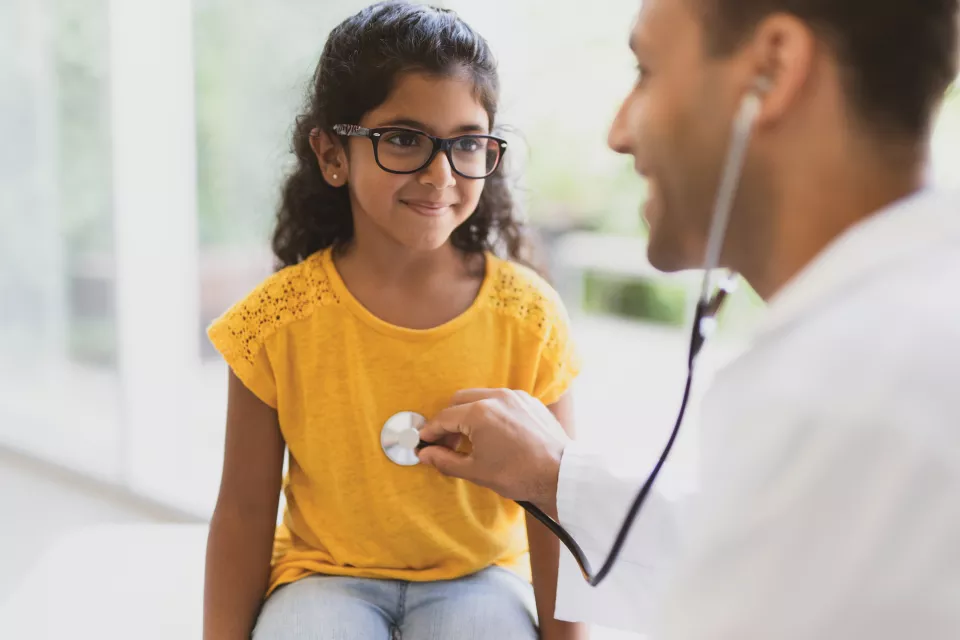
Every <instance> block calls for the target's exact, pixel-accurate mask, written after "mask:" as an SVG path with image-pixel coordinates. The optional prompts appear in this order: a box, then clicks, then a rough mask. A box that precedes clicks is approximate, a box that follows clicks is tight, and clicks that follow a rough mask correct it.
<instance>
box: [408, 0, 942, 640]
mask: <svg viewBox="0 0 960 640" xmlns="http://www.w3.org/2000/svg"><path fill="white" fill-rule="evenodd" d="M957 4H958V3H957V0H911V1H909V2H907V1H904V0H644V2H643V4H642V9H641V11H640V15H639V19H638V21H637V23H636V27H635V29H634V31H633V33H632V37H631V41H630V45H631V48H632V49H633V52H634V54H635V55H636V59H637V63H638V68H639V78H638V80H637V83H636V85H635V87H634V88H633V90H632V91H631V93H630V95H629V96H628V97H627V98H626V101H625V102H624V104H623V107H622V108H621V110H620V113H619V114H618V116H617V118H616V121H615V122H614V124H613V127H612V130H611V132H610V145H611V146H612V147H613V148H614V149H615V150H616V151H619V152H621V153H628V154H631V155H632V156H633V157H634V159H635V161H636V169H637V172H638V173H640V174H641V175H643V176H645V177H646V178H647V179H648V181H649V185H650V199H649V201H648V203H647V205H646V209H645V211H644V216H645V217H646V219H647V221H648V222H649V225H650V246H649V257H650V260H651V262H652V263H653V264H654V265H655V266H657V267H659V268H661V269H663V270H666V271H673V270H679V269H686V268H692V267H697V266H700V265H702V264H703V256H704V254H705V244H706V239H707V237H708V229H709V227H710V222H711V211H712V208H713V204H714V200H715V198H716V197H717V191H718V184H719V182H720V176H721V173H722V172H723V166H724V164H725V161H726V160H725V159H726V156H727V153H728V149H729V145H730V140H731V138H732V137H734V136H732V133H731V122H732V121H733V120H734V118H735V114H736V113H737V111H738V108H739V105H741V103H742V100H743V98H744V96H745V95H747V94H749V93H750V92H751V91H753V90H755V88H759V92H760V106H759V111H758V112H757V114H756V118H755V119H754V120H753V127H752V140H751V142H750V143H749V147H748V151H747V153H746V159H745V162H744V165H743V172H742V176H741V180H740V183H739V189H738V190H737V196H736V199H735V200H734V203H733V207H732V213H731V218H730V221H729V226H728V229H727V234H726V242H725V243H724V244H723V251H722V254H721V258H720V262H721V264H722V265H723V266H725V267H728V268H730V269H732V270H735V271H737V272H739V273H740V274H742V275H743V276H744V277H745V278H746V279H747V280H748V281H749V282H750V284H751V285H752V286H753V287H754V288H755V289H756V290H757V291H758V292H759V293H760V294H761V295H762V296H763V297H764V298H765V299H768V300H769V301H770V309H769V316H768V318H767V319H766V324H765V326H764V327H763V329H762V330H761V331H760V332H759V335H757V336H756V338H755V340H754V342H753V343H752V346H751V347H750V348H749V349H748V351H747V352H746V353H745V354H744V355H743V356H742V357H740V358H739V359H738V360H737V361H735V362H734V363H733V364H732V365H730V366H729V367H728V368H727V369H725V370H724V371H722V372H721V373H720V374H719V375H718V376H717V377H716V379H715V381H714V384H713V386H712V388H711V389H710V390H709V392H708V394H707V396H706V398H705V400H704V404H703V407H702V411H701V415H702V424H701V425H699V428H700V433H701V437H702V443H703V445H702V448H703V464H704V468H703V471H702V474H701V479H702V483H701V484H702V490H701V492H700V493H699V494H698V495H696V496H695V497H693V498H691V499H690V500H688V501H685V502H671V501H669V500H667V499H666V498H665V497H663V496H658V495H656V486H655V487H654V489H655V492H654V494H653V495H652V497H651V499H650V500H648V501H647V503H646V504H645V506H644V508H643V509H642V511H641V512H640V516H639V518H638V519H637V521H636V524H635V526H634V528H633V531H632V533H631V535H630V537H629V538H628V540H627V544H626V546H625V548H624V550H623V553H622V555H621V557H620V561H619V564H618V565H617V567H616V568H615V569H614V571H613V572H612V573H611V575H610V578H609V579H608V580H607V581H606V582H604V583H603V584H602V585H601V586H600V587H599V588H597V589H590V588H588V587H586V586H585V584H584V583H583V580H582V578H580V576H579V574H578V573H576V572H562V577H561V584H560V588H559V593H558V599H557V608H558V614H559V615H560V616H563V617H566V618H569V619H577V620H585V621H593V622H600V623H605V624H612V625H616V626H620V627H623V628H627V629H634V630H637V631H644V632H648V633H652V634H653V635H652V637H653V638H655V639H657V640H706V639H711V640H751V639H758V640H760V639H762V640H793V639H796V640H800V639H804V640H808V639H818V640H852V639H860V638H862V639H865V640H887V639H889V640H894V639H896V640H902V639H904V638H918V639H920V638H922V639H924V640H935V639H943V640H946V639H948V638H949V639H956V638H960V199H958V198H957V197H955V196H952V195H949V194H946V193H942V192H940V191H937V190H935V189H933V188H928V187H927V186H925V172H926V167H927V161H928V154H929V147H930V129H931V122H932V119H933V117H934V115H935V113H936V110H937V108H938V106H939V104H940V102H941V98H942V96H943V94H944V91H945V90H946V89H947V87H948V85H949V83H950V82H951V81H952V80H953V79H954V77H955V75H956V72H957V67H956V55H957V50H956V49H957V13H958V6H957ZM678 357H679V356H678ZM640 392H641V390H638V393H640ZM623 419H624V421H632V420H633V418H632V417H631V416H629V415H627V416H623ZM451 435H453V436H465V437H467V438H469V439H470V441H471V442H472V453H470V454H469V455H466V456H463V455H460V454H457V453H455V452H453V451H452V450H450V449H445V448H442V447H431V448H427V449H424V450H423V451H422V452H421V453H420V455H421V460H422V461H423V462H425V463H427V464H430V465H433V466H435V467H436V468H437V469H439V470H440V471H441V472H443V473H446V474H449V475H452V476H457V477H461V478H465V479H468V480H470V481H473V482H476V483H479V484H481V485H484V486H487V487H490V488H492V489H494V490H495V491H497V492H499V493H501V494H502V495H504V496H506V497H509V498H512V499H516V500H526V501H530V502H532V503H534V504H536V505H537V506H539V507H540V508H541V509H542V510H544V511H546V512H548V513H553V514H558V515H559V521H560V523H561V524H562V525H563V526H564V527H565V528H566V529H567V530H568V531H569V532H570V533H571V534H572V535H573V537H574V538H575V539H577V541H578V542H579V543H580V545H581V546H582V547H583V548H584V549H585V551H586V552H587V555H588V556H589V558H590V560H591V562H592V563H593V565H594V566H597V565H599V564H600V562H602V560H603V558H604V557H605V556H606V553H607V551H608V549H609V546H610V544H611V541H612V539H613V537H614V534H615V533H616V531H617V530H618V528H619V526H620V524H621V521H622V519H623V515H624V511H625V509H626V506H627V505H628V504H629V502H630V500H631V497H632V495H633V494H634V493H635V491H636V489H637V487H638V486H639V485H640V484H642V482H643V480H644V479H645V478H646V476H647V473H648V472H649V469H646V468H644V469H632V470H630V472H629V473H623V472H620V471H618V470H616V469H615V468H614V467H613V466H612V465H611V464H609V463H608V462H607V461H606V460H605V458H604V457H603V456H602V455H597V454H595V453H591V452H589V451H586V450H584V449H583V447H582V446H581V445H580V444H578V443H577V442H571V441H569V440H567V439H566V438H565V437H564V436H563V432H562V430H561V429H559V428H557V425H556V423H555V421H554V420H553V418H552V417H551V415H550V413H549V411H547V410H546V409H545V408H544V407H543V406H542V405H539V404H538V403H537V402H536V401H534V400H532V399H531V398H529V397H527V396H523V395H520V394H517V393H513V392H509V391H487V390H479V391H465V392H463V393H461V394H460V395H459V396H458V397H457V398H456V399H455V401H454V405H453V406H451V407H450V408H449V409H447V410H445V411H443V412H442V413H441V414H440V415H438V416H437V417H436V418H435V419H434V420H433V421H431V422H430V423H429V424H428V425H427V426H426V427H425V428H424V430H423V431H422V438H423V439H424V440H427V441H436V440H438V439H441V438H443V437H446V438H448V439H449V438H450V436H451ZM667 465H668V466H669V462H668V463H667ZM684 505H685V506H684ZM682 513H685V514H687V515H688V517H689V519H686V520H685V519H684V518H682V517H681V514H682Z"/></svg>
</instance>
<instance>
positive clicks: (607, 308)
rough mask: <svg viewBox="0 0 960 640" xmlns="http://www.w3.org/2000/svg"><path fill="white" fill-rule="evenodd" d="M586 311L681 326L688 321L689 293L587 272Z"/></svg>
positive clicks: (640, 281) (585, 287) (663, 285)
mask: <svg viewBox="0 0 960 640" xmlns="http://www.w3.org/2000/svg"><path fill="white" fill-rule="evenodd" d="M583 307H584V310H585V311H587V312H589V313H597V314H606V315H615V316H621V317H624V318H630V319H633V320H641V321H645V322H653V323H657V324H667V325H674V326H680V325H682V324H683V323H684V321H685V320H686V311H687V292H686V291H685V290H684V289H682V288H680V287H675V286H669V285H665V284H663V283H659V282H655V281H650V280H638V279H632V278H624V277H617V276H605V275H601V274H595V273H587V274H586V276H585V281H584V304H583Z"/></svg>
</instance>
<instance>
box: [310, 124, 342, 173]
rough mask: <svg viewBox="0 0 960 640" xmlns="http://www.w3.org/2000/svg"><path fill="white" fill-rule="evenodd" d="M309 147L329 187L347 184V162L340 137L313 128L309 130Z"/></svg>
mask: <svg viewBox="0 0 960 640" xmlns="http://www.w3.org/2000/svg"><path fill="white" fill-rule="evenodd" d="M310 147H311V148H312V149H313V154H314V155H315V156H316V157H317V164H318V165H319V166H320V172H321V173H322V174H323V178H324V179H325V180H326V181H327V184H329V185H330V186H331V187H342V186H343V185H345V184H347V172H348V171H349V164H348V161H347V154H346V151H345V150H344V148H343V144H341V142H340V139H339V138H337V137H336V136H334V135H331V134H330V133H329V132H327V131H321V130H320V129H314V130H313V131H311V132H310Z"/></svg>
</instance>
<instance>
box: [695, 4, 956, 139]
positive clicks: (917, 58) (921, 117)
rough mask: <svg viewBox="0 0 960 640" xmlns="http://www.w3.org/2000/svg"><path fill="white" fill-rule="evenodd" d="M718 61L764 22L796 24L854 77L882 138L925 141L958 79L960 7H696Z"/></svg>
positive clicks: (855, 95) (856, 92)
mask: <svg viewBox="0 0 960 640" xmlns="http://www.w3.org/2000/svg"><path fill="white" fill-rule="evenodd" d="M695 1H696V2H697V3H698V4H699V5H700V6H701V8H702V9H703V10H704V11H703V13H704V15H703V20H704V26H705V29H706V34H707V41H708V47H709V48H710V50H711V53H713V54H714V55H724V54H728V53H731V52H733V51H735V50H736V49H737V48H738V46H739V45H740V44H741V43H742V42H743V40H744V39H745V38H746V37H747V36H748V35H749V34H750V33H751V32H752V30H753V29H754V28H755V27H756V26H757V25H758V24H759V23H760V21H761V20H763V18H765V17H767V16H769V15H772V14H774V13H787V14H790V15H793V16H796V17H797V18H799V19H800V20H802V21H804V22H805V23H807V24H808V25H810V27H811V28H812V29H813V31H814V32H815V33H816V34H817V36H818V37H820V38H822V39H823V40H824V41H825V42H826V43H827V44H828V46H830V47H832V49H833V52H834V54H835V55H836V56H837V58H838V60H839V62H840V64H841V65H842V67H844V68H845V69H846V71H847V73H846V77H845V78H844V82H845V84H846V87H845V90H846V93H847V96H848V99H849V100H850V103H851V105H852V106H853V108H855V109H856V110H857V112H858V115H859V116H860V117H862V118H863V119H864V121H865V122H866V123H867V124H868V125H870V126H871V127H872V129H873V130H874V131H877V132H884V133H891V134H893V135H896V136H898V137H901V138H904V137H905V138H907V139H919V138H922V137H923V136H925V135H927V134H928V133H929V131H930V127H931V124H932V122H931V120H932V117H933V114H934V112H935V110H936V107H937V105H938V104H939V102H940V100H941V99H942V98H943V95H944V92H945V91H946V90H947V88H948V87H949V86H950V83H951V82H953V80H954V78H955V77H956V75H957V55H958V52H957V47H958V44H957V30H958V18H957V13H958V5H960V0H695Z"/></svg>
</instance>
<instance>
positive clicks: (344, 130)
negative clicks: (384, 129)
mask: <svg viewBox="0 0 960 640" xmlns="http://www.w3.org/2000/svg"><path fill="white" fill-rule="evenodd" d="M333 132H334V133H335V134H337V135H339V136H351V137H358V138H366V137H368V136H369V135H370V129H367V128H365V127H361V126H360V125H356V124H335V125H333Z"/></svg>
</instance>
